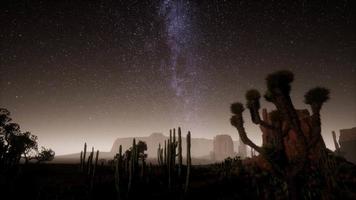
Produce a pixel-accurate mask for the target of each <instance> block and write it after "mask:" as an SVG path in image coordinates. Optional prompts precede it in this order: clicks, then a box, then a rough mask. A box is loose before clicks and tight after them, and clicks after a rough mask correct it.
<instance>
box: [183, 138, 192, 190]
mask: <svg viewBox="0 0 356 200" xmlns="http://www.w3.org/2000/svg"><path fill="white" fill-rule="evenodd" d="M190 147H191V138H190V131H188V134H187V177H186V179H185V190H184V192H185V193H187V192H188V187H189V179H190V168H191V164H192V159H191V154H190Z"/></svg>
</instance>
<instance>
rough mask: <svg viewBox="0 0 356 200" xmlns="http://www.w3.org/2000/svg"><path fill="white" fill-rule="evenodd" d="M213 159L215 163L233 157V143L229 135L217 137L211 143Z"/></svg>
mask: <svg viewBox="0 0 356 200" xmlns="http://www.w3.org/2000/svg"><path fill="white" fill-rule="evenodd" d="M213 145H214V147H213V148H214V149H213V157H214V160H216V161H221V160H224V159H225V158H227V157H233V156H234V143H233V141H232V138H231V136H230V135H217V136H215V137H214V141H213Z"/></svg>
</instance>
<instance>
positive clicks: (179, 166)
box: [178, 127, 183, 177]
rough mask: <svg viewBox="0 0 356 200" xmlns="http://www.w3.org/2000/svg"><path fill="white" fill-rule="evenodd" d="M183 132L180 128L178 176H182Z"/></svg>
mask: <svg viewBox="0 0 356 200" xmlns="http://www.w3.org/2000/svg"><path fill="white" fill-rule="evenodd" d="M182 161H183V158H182V132H181V129H180V127H178V176H179V177H180V176H181V174H182Z"/></svg>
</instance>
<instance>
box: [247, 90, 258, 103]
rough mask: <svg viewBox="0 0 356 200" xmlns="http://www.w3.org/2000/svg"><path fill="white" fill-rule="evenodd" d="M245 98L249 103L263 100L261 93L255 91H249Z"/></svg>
mask: <svg viewBox="0 0 356 200" xmlns="http://www.w3.org/2000/svg"><path fill="white" fill-rule="evenodd" d="M245 96H246V99H247V101H256V100H260V98H261V94H260V92H259V91H258V90H255V89H252V90H249V91H247V92H246V95H245Z"/></svg>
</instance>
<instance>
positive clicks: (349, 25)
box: [0, 0, 356, 154]
mask: <svg viewBox="0 0 356 200" xmlns="http://www.w3.org/2000/svg"><path fill="white" fill-rule="evenodd" d="M9 2H11V3H7V2H6V1H1V3H0V107H5V108H7V109H9V110H10V111H11V112H12V117H13V119H14V121H15V122H18V123H19V124H20V125H21V128H22V130H23V131H31V132H32V133H33V134H35V135H37V136H38V137H39V141H40V145H45V146H48V147H51V148H53V149H54V150H55V151H56V154H64V153H71V152H78V151H79V150H80V149H81V148H82V144H83V143H84V141H87V142H88V143H89V145H90V146H92V145H93V146H95V147H97V148H99V149H101V150H104V151H107V150H109V149H110V148H111V145H112V143H113V141H114V139H115V138H117V137H127V136H144V135H149V134H151V133H152V132H164V133H167V132H168V130H169V128H171V127H175V126H182V127H183V130H184V131H187V130H188V129H189V130H191V131H192V135H193V137H205V138H212V137H214V135H216V134H230V135H231V136H232V137H233V138H234V139H236V140H237V139H238V135H237V132H236V131H235V130H234V128H233V127H232V126H231V125H230V123H229V118H230V111H229V106H230V104H231V103H232V102H234V101H244V93H245V91H246V90H248V89H250V88H256V89H259V90H260V91H261V93H263V92H264V91H265V88H266V87H265V79H264V78H265V76H266V75H267V74H269V73H271V72H273V71H275V70H280V69H289V70H291V71H293V72H294V73H295V82H294V83H293V90H292V98H293V100H294V103H295V105H296V107H297V108H306V107H307V106H306V105H304V103H303V95H304V93H305V92H306V91H307V90H308V89H310V88H312V87H315V86H325V87H328V88H330V90H331V99H330V101H329V102H328V103H327V104H326V105H325V107H324V108H323V110H322V123H323V124H322V128H323V136H324V139H325V141H326V143H327V145H328V147H330V148H332V149H333V148H334V147H333V145H332V140H331V130H339V129H343V128H351V127H354V126H356V31H355V30H356V29H355V27H356V23H355V22H356V16H355V15H356V12H355V7H353V6H352V5H351V2H352V1H347V0H338V1H332V0H329V1H326V0H324V1H307V0H296V1H290V2H288V1H274V3H269V1H260V2H263V3H257V2H255V1H249V0H246V1H241V0H224V1H223V0H204V1H203V0H202V1H192V0H191V1H188V0H160V1H146V0H136V1H133V0H132V1H128V0H127V1H125V0H111V1H72V0H61V1H9ZM262 106H263V107H267V108H269V109H272V108H273V107H272V105H271V104H269V103H266V102H264V101H263V103H262ZM245 121H246V122H247V124H246V126H247V130H248V134H249V135H250V136H251V137H252V138H253V139H254V140H255V141H257V142H260V141H261V133H260V131H259V130H258V127H256V126H255V125H253V124H252V123H250V118H249V116H248V115H247V112H246V117H245ZM207 154H208V152H207Z"/></svg>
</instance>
